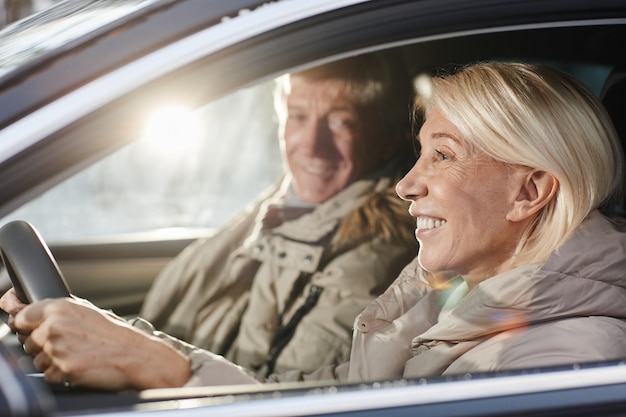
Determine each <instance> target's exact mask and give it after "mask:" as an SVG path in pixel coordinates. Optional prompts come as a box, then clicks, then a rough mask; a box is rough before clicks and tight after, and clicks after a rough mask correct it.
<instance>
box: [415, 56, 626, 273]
mask: <svg viewBox="0 0 626 417" xmlns="http://www.w3.org/2000/svg"><path fill="white" fill-rule="evenodd" d="M421 103H422V104H421V105H422V106H423V110H424V112H425V116H426V117H428V113H429V112H430V111H431V109H433V108H438V109H439V110H440V111H441V112H442V114H444V115H445V117H446V118H447V119H448V120H450V122H451V123H453V124H454V125H455V126H456V127H457V128H458V129H459V131H460V132H461V134H462V136H463V138H464V139H465V140H466V141H467V142H468V144H469V145H470V147H472V148H474V149H477V150H479V151H482V152H484V153H485V154H487V155H489V156H490V157H492V158H493V159H495V160H498V161H501V162H504V163H507V164H512V165H518V166H526V167H530V168H536V169H540V170H543V171H546V172H548V173H550V174H552V175H554V176H555V177H556V179H557V180H558V184H559V186H558V190H557V192H556V195H555V196H554V198H553V199H552V200H551V201H550V202H549V203H548V204H547V205H546V206H545V207H544V208H543V209H542V210H541V211H540V212H539V213H538V214H537V215H536V218H535V219H534V222H532V224H531V225H530V226H529V227H528V229H527V230H526V231H525V233H524V235H523V237H522V239H521V240H520V242H519V244H518V246H517V251H516V255H515V259H514V261H515V263H516V264H517V265H520V264H524V263H533V262H543V261H545V260H546V259H547V257H548V256H549V255H550V253H552V252H553V251H554V250H555V249H557V248H558V247H559V246H560V245H561V244H562V243H563V242H564V241H565V240H566V239H567V238H568V237H569V235H570V234H571V233H572V231H573V230H574V229H576V228H577V227H578V226H579V225H580V224H581V223H582V221H583V220H584V219H585V217H587V215H588V214H589V213H590V212H591V211H592V210H595V209H598V208H599V209H601V210H603V211H604V212H605V213H607V214H608V212H609V211H611V209H614V208H615V206H616V205H617V204H618V203H621V201H622V200H621V191H622V189H623V187H622V182H623V176H624V161H623V159H624V157H623V153H622V150H621V146H620V143H619V140H618V138H617V133H616V132H615V128H614V127H613V124H612V122H611V120H610V118H609V116H608V114H607V113H606V111H605V110H604V108H603V107H602V105H601V104H600V103H599V102H598V100H597V99H596V98H595V96H594V95H593V93H591V92H590V91H589V90H588V89H587V88H586V87H585V86H583V85H582V84H581V83H580V82H578V81H577V80H576V79H574V78H573V77H571V76H569V75H567V74H564V73H561V72H559V71H557V70H554V69H550V68H546V67H540V66H533V65H528V64H523V63H496V62H487V63H480V64H476V65H472V66H468V67H466V68H464V69H462V70H461V71H460V72H458V73H456V74H453V75H448V76H439V77H434V78H433V79H432V83H431V86H430V92H429V93H428V95H427V97H425V98H424V99H423V101H422V102H421Z"/></svg>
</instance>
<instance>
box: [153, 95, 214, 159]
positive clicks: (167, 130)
mask: <svg viewBox="0 0 626 417" xmlns="http://www.w3.org/2000/svg"><path fill="white" fill-rule="evenodd" d="M201 137H202V126H201V123H200V121H199V120H198V118H197V116H195V115H194V112H193V111H191V110H188V109H186V108H184V107H179V106H168V107H161V108H159V109H157V110H155V111H153V112H152V113H151V114H150V115H149V116H148V118H147V121H146V125H145V130H144V136H143V140H144V141H146V142H147V143H148V144H149V147H150V148H151V149H152V150H154V151H158V152H172V151H174V152H175V151H184V150H186V151H189V150H191V149H193V148H195V147H197V146H199V144H200V139H201Z"/></svg>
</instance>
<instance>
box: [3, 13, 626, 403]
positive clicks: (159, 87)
mask: <svg viewBox="0 0 626 417" xmlns="http://www.w3.org/2000/svg"><path fill="white" fill-rule="evenodd" d="M623 39H626V26H625V25H618V24H616V25H583V26H576V25H571V26H563V27H556V28H554V27H544V28H535V29H519V30H511V31H507V32H502V31H494V32H486V33H478V34H462V35H459V36H451V37H444V38H436V39H430V40H417V41H412V40H409V41H405V42H403V43H402V44H400V45H397V46H394V47H395V48H396V49H397V51H398V52H400V53H401V55H402V56H403V58H404V61H405V62H406V65H407V68H408V70H409V71H410V72H411V74H413V75H414V76H415V77H417V76H418V75H420V74H423V73H428V74H433V73H437V72H439V71H446V70H451V69H454V68H457V67H459V66H463V65H466V64H468V63H473V62H478V61H483V60H522V61H526V62H533V63H540V64H545V65H551V66H554V67H557V68H560V69H562V70H563V71H566V72H569V73H571V74H573V75H574V76H576V77H577V78H579V79H580V80H581V81H582V82H583V83H585V84H586V85H587V86H588V87H589V88H590V89H591V90H592V91H593V92H594V93H596V94H597V95H598V97H600V99H601V100H602V102H603V104H604V105H605V107H606V109H607V111H608V112H609V114H610V116H611V118H612V119H613V121H614V124H615V126H616V129H617V131H618V133H619V136H620V138H621V140H622V146H623V148H626V142H625V140H626V139H625V138H626V117H624V115H625V111H626V48H624V47H623V45H622V44H623ZM222 70H223V68H221V67H220V65H219V64H217V63H215V62H200V63H198V64H196V65H194V66H193V67H192V68H185V69H184V70H182V71H178V72H177V73H175V74H171V75H170V76H168V77H166V78H165V79H163V80H159V81H157V82H155V83H151V84H149V85H148V86H147V87H145V88H141V89H140V90H139V91H137V92H136V93H134V94H133V95H130V96H128V97H125V98H124V99H122V100H121V101H119V102H117V103H115V106H116V107H117V108H116V109H113V108H112V107H109V108H107V109H104V110H103V112H102V113H99V114H95V115H94V116H92V117H89V118H86V120H85V121H83V122H81V125H80V126H78V127H76V128H75V129H74V130H73V131H72V132H68V133H67V134H68V137H67V138H66V139H65V140H66V141H68V143H69V141H71V140H72V139H73V138H76V137H81V136H84V135H88V137H90V138H91V142H92V143H93V145H90V146H99V147H101V148H102V150H101V152H100V154H102V155H105V154H108V153H110V152H113V149H112V148H111V147H110V146H111V145H107V146H106V147H105V146H104V145H101V143H102V142H103V141H104V140H105V139H107V138H110V136H112V135H113V136H115V135H118V136H119V138H117V139H115V142H117V143H116V144H115V145H114V147H115V148H122V147H123V146H125V144H126V143H127V142H129V141H131V140H132V139H134V138H133V136H136V132H137V127H135V126H131V127H129V126H128V123H126V122H128V117H125V116H123V115H122V114H123V113H124V112H129V111H132V109H135V108H136V107H138V106H141V104H142V103H143V102H144V101H145V100H146V97H148V96H149V97H151V100H159V99H161V98H163V97H167V96H168V95H171V94H173V93H172V92H173V91H176V95H180V94H181V91H182V92H183V93H185V92H187V93H190V96H192V97H191V98H190V102H191V103H192V105H196V106H199V105H203V104H204V103H206V102H207V101H209V100H213V99H215V98H218V97H222V96H225V95H227V94H231V93H233V94H234V92H232V91H229V90H228V88H229V87H228V86H229V82H224V83H223V84H222V85H221V86H215V85H210V86H207V87H206V88H198V86H199V85H201V84H200V83H199V82H198V81H199V80H201V79H206V78H207V77H208V78H213V77H216V76H218V75H219V72H220V71H222ZM276 75H277V74H276ZM260 81H262V82H267V81H268V80H267V79H264V80H260ZM153 90H154V91H158V93H153ZM191 92H193V93H191ZM104 111H107V112H108V113H106V114H105V113H104ZM134 113H135V114H136V113H137V112H134ZM62 133H63V132H61V134H62ZM77 152H78V151H77ZM68 157H69V158H71V159H75V160H76V161H79V160H80V155H79V154H78V153H77V154H76V155H69V156H68ZM74 166H75V168H74V169H73V170H71V171H68V172H67V174H66V176H68V177H69V176H70V174H74V173H75V172H79V171H80V170H81V169H83V168H84V166H85V164H79V163H78V162H77V163H76V164H75V165H74ZM625 194H626V190H625ZM34 226H35V227H37V224H34ZM203 233H204V235H208V234H210V231H204V232H203ZM195 238H197V236H191V237H189V236H183V237H177V238H172V239H146V238H142V239H133V238H132V236H130V235H127V236H119V239H117V240H116V239H111V237H107V238H106V239H105V238H103V239H98V238H93V239H89V240H77V241H71V240H69V241H64V242H47V243H48V244H49V246H50V250H51V253H52V254H53V255H54V257H55V259H56V261H57V262H58V265H59V268H60V270H61V271H62V273H63V274H64V276H65V279H66V281H67V283H68V285H69V288H70V290H71V291H72V293H73V294H74V295H76V296H78V297H84V298H88V299H90V300H92V301H93V302H94V303H95V304H96V305H99V306H100V307H103V308H107V309H111V310H112V311H113V312H115V313H117V314H119V315H122V316H125V317H132V316H133V315H136V314H137V313H138V311H139V308H140V306H141V302H142V299H143V295H144V294H145V293H146V292H147V291H148V289H149V287H150V284H151V281H152V279H154V277H155V276H156V274H157V273H158V271H159V270H160V269H161V268H162V267H163V266H164V265H165V264H166V263H167V262H168V261H169V260H170V259H173V258H174V257H175V256H176V255H177V254H178V253H179V252H180V251H181V250H182V249H183V248H184V247H185V246H186V245H188V244H189V243H190V242H191V241H193V240H194V239H195ZM3 275H4V276H5V277H4V278H3V279H0V283H1V284H2V285H3V288H1V290H2V291H3V292H4V291H5V290H6V289H7V288H8V286H10V282H8V280H7V279H6V271H4V272H3ZM2 319H3V320H6V316H3V317H2ZM10 337H11V336H7V337H6V338H5V339H8V338H10ZM12 345H13V347H15V348H16V349H13V350H16V351H17V350H19V347H18V346H16V345H17V343H16V342H13V343H12ZM3 349H4V348H3ZM9 355H10V354H9V353H7V352H3V356H7V357H8V356H9ZM9 361H10V362H11V363H13V364H14V367H15V368H19V369H23V368H25V367H27V366H28V364H27V363H28V362H27V360H25V359H23V358H22V359H19V360H17V361H13V359H9ZM1 365H2V363H1V361H0V366H1ZM13 375H15V378H16V380H19V383H20V384H25V385H29V384H30V385H33V386H34V388H33V392H37V393H39V392H42V390H43V391H45V392H48V393H49V394H50V396H51V398H53V399H54V401H53V402H54V405H53V407H55V408H56V409H58V410H61V411H63V412H73V411H79V410H85V409H89V408H93V407H94V406H96V405H97V408H98V409H116V408H120V407H125V406H128V405H134V404H153V405H154V404H157V402H159V401H163V400H168V399H173V398H177V399H180V398H189V399H195V401H204V402H205V404H207V405H208V404H210V403H219V402H220V401H237V400H242V401H244V400H248V399H250V396H251V395H255V396H256V397H257V398H265V397H271V396H272V393H273V392H275V390H276V389H277V387H276V386H273V385H268V386H264V387H262V388H258V387H257V388H254V389H252V388H250V387H247V388H241V389H239V388H236V389H233V388H230V389H228V388H225V387H207V388H201V389H193V390H191V389H189V390H185V389H178V390H174V391H169V390H163V391H155V392H153V393H133V392H125V393H107V392H98V391H93V390H84V389H77V388H67V387H63V386H55V385H49V384H45V383H43V381H41V375H38V374H37V373H36V372H32V373H31V375H29V377H28V378H27V379H26V380H23V379H20V378H21V377H20V376H19V372H14V373H13ZM461 377H462V376H459V378H461ZM481 377H485V378H486V377H491V376H490V375H482V376H481ZM448 379H450V378H448ZM435 382H443V379H440V380H438V379H433V381H432V383H435ZM380 383H381V381H371V385H372V386H373V384H380ZM386 383H388V384H391V385H393V384H400V383H402V384H423V383H424V381H402V382H400V381H386ZM365 385H367V384H365ZM320 386H321V387H323V388H322V389H321V390H320V388H319V387H320ZM360 386H361V385H360ZM316 387H317V388H312V387H311V386H307V385H294V386H285V387H281V390H283V391H282V392H283V394H282V395H299V394H302V393H303V392H311V391H312V390H315V389H317V390H318V391H319V392H324V391H325V390H330V389H331V388H330V387H333V388H332V389H334V390H336V389H346V390H348V389H354V388H355V385H347V386H345V387H339V388H338V387H336V386H334V385H333V384H317V385H316ZM233 392H235V393H238V395H239V396H233V395H232V394H233ZM2 397H3V396H2V395H0V399H1V398H2ZM40 406H41V407H42V408H45V407H49V405H48V404H41V405H40ZM154 406H155V407H156V405H154ZM0 407H2V402H1V401H0Z"/></svg>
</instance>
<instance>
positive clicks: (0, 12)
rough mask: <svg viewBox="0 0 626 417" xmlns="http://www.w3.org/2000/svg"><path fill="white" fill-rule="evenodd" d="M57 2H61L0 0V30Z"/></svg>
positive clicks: (53, 0) (48, 0) (52, 0)
mask: <svg viewBox="0 0 626 417" xmlns="http://www.w3.org/2000/svg"><path fill="white" fill-rule="evenodd" d="M59 1H61V0H2V8H1V9H0V28H2V27H4V26H6V25H8V24H11V23H13V22H15V21H16V20H19V19H21V18H23V17H26V16H28V15H30V14H33V13H35V12H38V11H40V10H43V9H45V8H47V7H50V6H51V5H53V4H54V3H58V2H59Z"/></svg>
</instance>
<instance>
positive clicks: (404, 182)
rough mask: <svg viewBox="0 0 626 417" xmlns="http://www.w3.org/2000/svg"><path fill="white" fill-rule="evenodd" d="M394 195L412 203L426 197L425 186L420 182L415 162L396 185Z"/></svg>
mask: <svg viewBox="0 0 626 417" xmlns="http://www.w3.org/2000/svg"><path fill="white" fill-rule="evenodd" d="M396 193H397V194H398V196H399V197H400V198H401V199H403V200H405V201H413V200H416V199H418V198H420V197H423V196H424V195H426V186H425V184H424V183H423V181H422V178H421V175H420V173H419V168H418V164H417V162H416V163H415V165H413V168H411V169H410V170H409V172H407V174H406V175H405V176H404V178H402V179H401V180H400V181H399V182H398V184H396Z"/></svg>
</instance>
